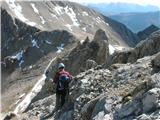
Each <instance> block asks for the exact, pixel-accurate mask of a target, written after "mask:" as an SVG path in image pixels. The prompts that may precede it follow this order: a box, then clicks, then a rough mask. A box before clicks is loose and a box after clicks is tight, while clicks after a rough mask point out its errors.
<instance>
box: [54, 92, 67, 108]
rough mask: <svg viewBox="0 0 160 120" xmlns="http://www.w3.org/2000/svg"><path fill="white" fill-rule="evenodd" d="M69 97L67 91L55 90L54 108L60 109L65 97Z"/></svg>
mask: <svg viewBox="0 0 160 120" xmlns="http://www.w3.org/2000/svg"><path fill="white" fill-rule="evenodd" d="M68 95H69V90H68V89H67V90H56V108H57V109H59V108H61V107H62V106H63V105H64V103H65V101H66V97H67V96H68Z"/></svg>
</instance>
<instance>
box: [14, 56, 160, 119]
mask: <svg viewBox="0 0 160 120" xmlns="http://www.w3.org/2000/svg"><path fill="white" fill-rule="evenodd" d="M159 55H160V54H159V53H158V54H155V55H153V56H148V57H144V58H142V59H138V60H137V61H136V62H135V63H133V64H130V63H128V64H113V65H112V66H110V68H108V69H106V68H101V67H99V66H97V67H95V68H91V69H89V70H87V71H85V72H82V73H80V74H79V75H77V76H76V77H75V78H74V80H73V81H72V82H71V84H70V85H71V90H70V96H69V98H68V102H67V103H66V104H65V105H64V107H63V108H62V109H61V110H60V111H53V110H54V107H55V96H54V94H53V95H51V96H49V97H46V98H44V99H40V100H38V101H35V102H33V103H32V104H31V105H30V106H29V107H28V109H27V111H26V112H25V113H24V114H22V115H20V116H17V117H19V118H21V119H22V118H26V119H31V120H32V119H33V120H34V119H35V118H41V119H48V120H51V119H55V120H56V119H57V120H72V119H74V120H90V119H92V120H106V119H107V120H119V119H121V120H126V119H127V120H133V119H135V120H145V119H155V120H156V119H157V120H158V119H160V118H159V116H160V114H159V98H160V94H159V93H160V86H159V85H160V81H159V80H160V79H159V77H160V73H159V71H158V72H156V73H155V72H154V71H153V67H154V66H152V64H151V63H152V61H157V58H159ZM155 64H156V65H158V64H159V63H158V62H156V63H155ZM158 67H160V66H159V65H158ZM159 70H160V69H159ZM29 116H30V117H29Z"/></svg>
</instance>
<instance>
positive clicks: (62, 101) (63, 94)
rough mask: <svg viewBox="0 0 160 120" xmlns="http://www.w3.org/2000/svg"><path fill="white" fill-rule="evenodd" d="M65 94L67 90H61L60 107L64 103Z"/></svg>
mask: <svg viewBox="0 0 160 120" xmlns="http://www.w3.org/2000/svg"><path fill="white" fill-rule="evenodd" d="M66 95H67V91H66V90H64V91H63V92H62V96H61V107H62V106H63V105H64V103H65V99H66Z"/></svg>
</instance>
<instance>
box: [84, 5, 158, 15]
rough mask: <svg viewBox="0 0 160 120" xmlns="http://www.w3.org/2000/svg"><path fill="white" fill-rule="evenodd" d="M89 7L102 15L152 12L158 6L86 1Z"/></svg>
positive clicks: (156, 9)
mask: <svg viewBox="0 0 160 120" xmlns="http://www.w3.org/2000/svg"><path fill="white" fill-rule="evenodd" d="M86 6H88V7H89V8H92V9H94V10H96V11H98V12H100V13H103V14H104V15H107V16H108V15H113V14H119V13H131V12H134V13H135V12H151V11H152V12H153V11H159V10H160V8H158V7H156V6H152V5H147V6H142V5H138V4H131V3H110V4H107V3H98V4H95V3H88V4H86Z"/></svg>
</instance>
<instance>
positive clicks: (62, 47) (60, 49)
mask: <svg viewBox="0 0 160 120" xmlns="http://www.w3.org/2000/svg"><path fill="white" fill-rule="evenodd" d="M57 49H58V50H57V53H60V52H62V51H63V50H64V44H61V45H60V46H58V47H57Z"/></svg>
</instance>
